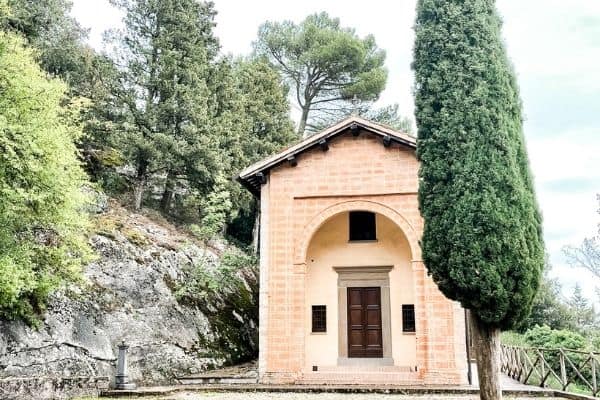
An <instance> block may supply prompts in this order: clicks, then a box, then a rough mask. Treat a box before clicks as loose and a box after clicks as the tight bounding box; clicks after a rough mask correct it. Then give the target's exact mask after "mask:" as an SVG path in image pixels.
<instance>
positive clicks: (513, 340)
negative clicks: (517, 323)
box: [500, 331, 528, 347]
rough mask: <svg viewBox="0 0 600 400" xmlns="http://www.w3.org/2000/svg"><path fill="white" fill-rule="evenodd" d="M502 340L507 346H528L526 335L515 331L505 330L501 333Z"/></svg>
mask: <svg viewBox="0 0 600 400" xmlns="http://www.w3.org/2000/svg"><path fill="white" fill-rule="evenodd" d="M500 341H501V342H502V344H503V345H506V346H517V347H527V346H528V344H527V342H526V341H525V335H524V334H522V333H519V332H515V331H504V332H502V334H501V335H500Z"/></svg>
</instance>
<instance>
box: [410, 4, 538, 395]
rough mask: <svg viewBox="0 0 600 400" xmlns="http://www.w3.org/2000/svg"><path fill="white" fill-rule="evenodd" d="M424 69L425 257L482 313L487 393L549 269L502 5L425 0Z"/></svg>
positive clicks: (420, 45) (419, 88)
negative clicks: (503, 339)
mask: <svg viewBox="0 0 600 400" xmlns="http://www.w3.org/2000/svg"><path fill="white" fill-rule="evenodd" d="M415 31H416V43H415V50H414V57H415V59H414V64H413V68H414V71H415V78H416V89H415V91H416V93H415V96H416V99H415V102H416V103H415V105H416V121H417V126H418V131H419V137H418V143H417V156H418V158H419V160H420V162H421V168H420V171H419V176H420V186H419V207H420V211H421V214H422V216H423V218H424V223H425V225H424V231H423V238H422V243H421V246H422V250H423V261H424V262H425V265H426V266H427V269H428V271H429V273H430V274H431V276H432V277H433V280H434V281H435V282H436V284H437V285H438V287H439V289H440V290H441V291H442V292H443V293H444V295H446V296H447V297H448V298H450V299H452V300H456V301H459V302H460V303H461V304H462V306H463V307H465V308H467V309H469V310H470V314H471V317H472V326H473V330H474V331H475V333H476V338H477V340H476V352H477V360H478V371H479V379H480V387H481V398H482V399H499V398H501V391H500V387H499V382H498V363H497V357H498V351H499V333H500V330H501V329H509V328H512V327H514V326H516V324H518V322H519V321H521V320H522V319H524V318H526V317H527V315H528V314H529V312H530V309H531V305H532V301H533V298H534V296H535V293H536V291H537V289H538V285H539V280H540V276H541V274H542V270H543V264H544V246H543V240H542V229H541V217H540V213H539V211H538V206H537V204H536V200H535V194H534V189H533V181H532V177H531V173H530V170H529V166H528V159H527V152H526V149H525V140H524V137H523V132H522V117H521V102H520V98H519V94H518V88H517V83H516V78H515V75H514V72H513V70H512V67H511V65H510V63H509V61H508V58H507V55H506V51H505V49H504V45H503V42H502V39H501V21H500V18H499V16H498V14H497V11H496V9H495V2H494V0H419V1H418V4H417V20H416V25H415Z"/></svg>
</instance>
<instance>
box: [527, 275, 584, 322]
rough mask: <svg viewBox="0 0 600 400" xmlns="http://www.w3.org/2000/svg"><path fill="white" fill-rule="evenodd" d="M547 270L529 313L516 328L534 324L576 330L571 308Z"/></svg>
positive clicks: (557, 283) (558, 284) (559, 286)
mask: <svg viewBox="0 0 600 400" xmlns="http://www.w3.org/2000/svg"><path fill="white" fill-rule="evenodd" d="M547 272H548V270H547V271H546V273H545V274H544V275H543V277H542V280H541V281H540V287H539V290H538V292H537V293H536V295H535V298H534V299H533V304H532V307H531V313H530V314H529V316H528V317H527V318H525V319H524V320H523V321H522V322H521V323H520V324H519V325H518V328H517V329H518V330H519V331H520V332H525V331H526V330H528V329H531V328H533V327H535V326H536V325H539V326H542V325H548V326H549V327H550V328H552V329H568V330H572V331H575V330H578V326H577V323H576V320H575V316H574V314H573V310H572V309H571V308H570V307H569V305H568V304H567V302H566V301H565V300H564V299H563V296H562V293H561V285H560V283H559V282H558V281H557V280H556V279H550V278H549V277H548V275H547Z"/></svg>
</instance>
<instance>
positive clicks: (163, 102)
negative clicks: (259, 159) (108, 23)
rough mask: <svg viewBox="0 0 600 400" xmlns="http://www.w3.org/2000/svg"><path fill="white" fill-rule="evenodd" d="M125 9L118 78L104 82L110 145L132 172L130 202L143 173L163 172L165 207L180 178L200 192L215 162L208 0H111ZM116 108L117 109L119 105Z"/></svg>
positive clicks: (213, 46)
mask: <svg viewBox="0 0 600 400" xmlns="http://www.w3.org/2000/svg"><path fill="white" fill-rule="evenodd" d="M113 4H115V5H117V6H119V7H120V8H121V9H122V10H123V11H124V12H125V32H122V33H121V34H119V35H115V40H114V41H113V43H115V45H117V48H118V50H119V51H118V52H117V57H116V58H117V63H118V64H119V65H124V66H125V68H124V69H123V70H122V71H120V72H121V73H120V75H119V77H118V82H119V83H120V84H119V85H115V86H114V87H111V90H112V95H113V102H114V108H115V114H116V115H115V116H114V117H113V118H114V119H115V120H116V122H117V123H118V126H117V129H115V130H114V133H113V135H112V137H111V145H112V146H113V147H115V148H118V149H121V150H122V153H123V156H124V157H125V159H126V161H127V163H128V164H131V165H132V166H133V167H134V169H135V172H134V173H133V176H132V177H131V178H132V182H133V187H134V194H135V196H134V206H135V208H139V207H140V206H141V202H142V198H143V194H144V191H145V189H146V185H147V181H148V179H149V177H150V176H152V175H153V174H158V173H160V174H163V175H165V176H166V181H165V190H164V193H163V200H162V202H161V206H162V208H163V209H164V210H167V209H168V208H169V206H170V203H171V200H172V197H173V192H174V191H175V189H176V186H177V183H178V180H179V179H184V180H186V181H189V182H192V185H193V186H194V187H195V188H196V189H197V190H202V191H203V193H202V194H205V193H207V192H208V191H209V189H210V187H211V186H212V180H213V172H214V171H219V170H220V169H221V167H220V166H221V165H222V164H221V163H220V157H219V151H218V144H219V140H218V138H217V137H216V136H215V133H214V129H213V127H212V126H211V122H212V121H211V119H210V116H211V113H212V111H213V110H214V108H215V107H216V104H215V103H214V101H213V99H212V98H213V96H212V93H211V90H210V87H209V86H210V85H209V79H210V77H211V74H213V73H214V70H213V68H212V67H211V62H212V61H213V59H214V58H215V57H216V54H217V51H218V43H217V40H216V39H215V38H214V36H213V34H212V28H213V26H214V22H213V19H214V15H215V12H214V11H213V9H212V7H213V6H212V3H204V2H197V1H194V0H166V1H154V0H114V1H113ZM119 111H121V114H118V112H119Z"/></svg>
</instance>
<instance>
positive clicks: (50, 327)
mask: <svg viewBox="0 0 600 400" xmlns="http://www.w3.org/2000/svg"><path fill="white" fill-rule="evenodd" d="M157 221H158V222H157ZM94 232H95V233H94V234H93V235H91V237H90V243H91V245H92V247H93V248H94V250H95V251H96V253H97V255H98V256H97V259H96V260H94V261H93V262H91V263H90V264H89V265H87V266H86V267H85V268H84V277H85V279H84V281H83V282H82V283H80V284H77V285H70V286H69V287H68V288H65V289H64V290H61V291H59V292H57V293H55V294H54V295H53V296H52V298H51V301H50V303H49V305H48V310H47V312H46V313H45V315H44V317H43V320H42V321H41V323H40V326H39V327H37V328H32V327H28V326H27V325H25V324H24V323H21V322H7V321H0V378H4V377H27V376H60V377H65V376H110V377H112V376H114V372H115V371H114V366H115V359H116V354H117V345H118V344H119V343H121V342H122V341H124V342H126V343H127V344H128V345H130V349H129V375H130V378H131V379H132V380H133V381H135V382H136V383H138V384H145V385H151V384H165V383H173V381H172V379H173V377H174V376H181V375H186V374H194V373H198V372H201V371H204V370H206V369H210V368H213V367H218V366H221V365H223V364H224V363H225V362H226V361H227V360H228V358H229V357H228V354H227V349H226V348H225V349H223V348H215V344H219V343H223V338H222V337H219V335H222V334H223V333H222V332H223V321H227V318H225V319H224V318H223V316H224V315H225V316H226V317H227V315H228V314H231V315H230V317H231V318H232V320H234V321H237V322H236V323H241V324H243V325H244V326H248V327H249V329H250V331H252V330H255V329H256V321H253V320H244V318H245V316H247V315H251V314H252V313H247V312H244V311H243V310H237V311H236V310H234V309H231V307H230V306H229V307H225V306H226V304H225V303H226V299H227V298H228V296H234V297H235V296H236V294H235V293H233V292H235V290H236V286H235V285H231V284H228V285H223V289H222V290H223V293H217V295H214V296H212V297H207V299H206V303H207V304H205V306H204V307H199V306H198V304H190V303H186V302H185V301H181V298H179V297H178V295H177V292H178V290H179V288H181V287H182V286H183V285H185V284H186V282H187V280H189V279H191V276H192V274H194V273H196V274H197V273H198V268H200V269H201V272H202V273H204V272H206V274H207V275H210V274H211V273H212V272H211V269H216V268H218V264H219V258H220V255H221V253H222V252H223V251H225V250H226V245H225V244H224V243H212V244H211V246H207V245H204V244H203V243H201V242H198V241H195V240H194V239H193V238H192V237H190V236H188V235H186V234H185V233H182V232H181V231H178V230H177V229H176V228H175V227H174V226H172V225H169V224H168V223H166V222H165V221H162V220H161V219H160V218H159V217H156V218H152V219H151V218H148V217H147V216H143V215H140V214H131V213H129V212H127V211H126V210H125V209H123V208H121V207H119V206H117V205H115V204H111V207H110V208H109V209H108V210H107V211H106V212H104V213H103V214H100V215H98V216H97V217H96V218H95V219H94ZM247 268H248V269H252V268H253V267H252V266H248V267H247ZM194 271H195V272H194ZM246 272H247V271H246ZM238 276H239V277H240V281H239V282H241V283H240V285H243V288H242V289H243V290H247V288H249V287H255V284H256V282H248V280H253V279H255V277H256V274H255V273H244V271H240V274H238ZM213 290H216V291H217V292H218V291H219V290H221V289H219V288H216V289H213ZM247 306H248V307H255V306H256V304H248V305H247ZM211 313H212V314H214V315H211ZM215 315H216V316H218V324H215V323H214V321H213V319H214V316H215ZM240 319H241V321H240ZM250 336H252V335H250ZM248 337H249V336H247V335H240V340H246V341H248V340H249V339H248ZM227 340H230V338H227ZM250 340H251V339H250ZM237 347H238V348H239V347H240V346H237ZM241 347H242V348H244V349H248V348H255V345H254V343H250V344H248V343H242V346H241ZM246 352H247V351H246ZM244 356H249V355H248V354H242V355H241V357H244ZM236 357H237V358H238V359H239V358H240V354H237V355H236Z"/></svg>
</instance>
